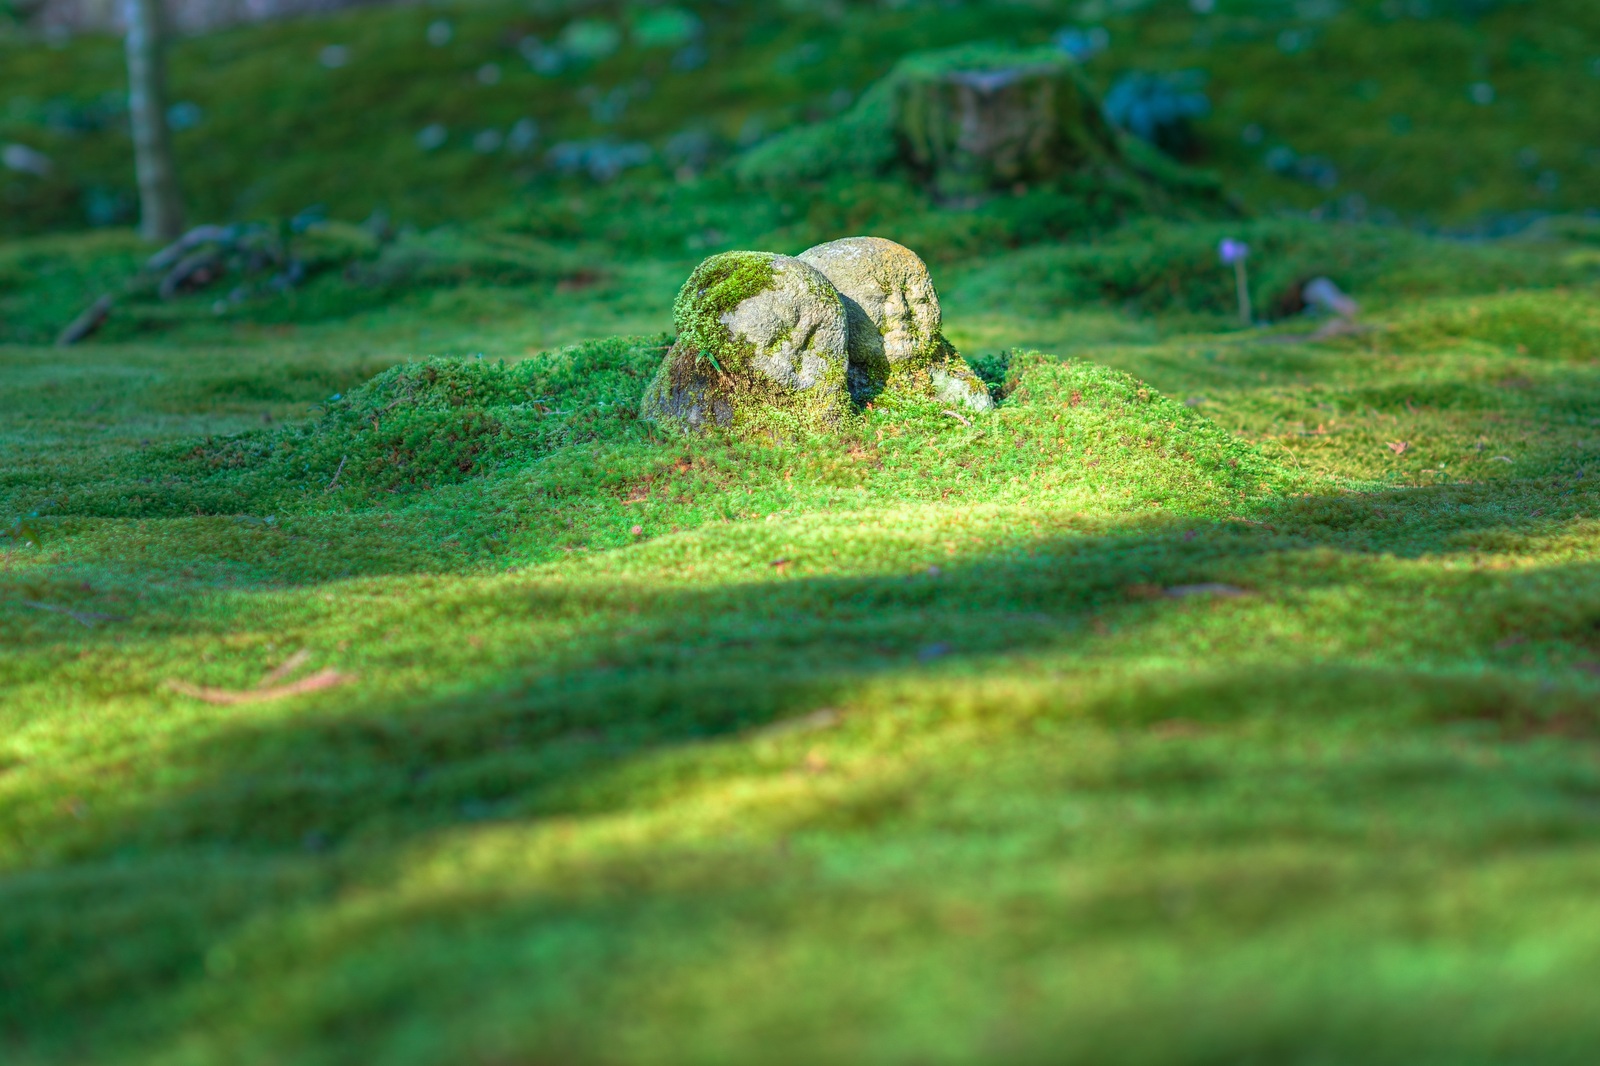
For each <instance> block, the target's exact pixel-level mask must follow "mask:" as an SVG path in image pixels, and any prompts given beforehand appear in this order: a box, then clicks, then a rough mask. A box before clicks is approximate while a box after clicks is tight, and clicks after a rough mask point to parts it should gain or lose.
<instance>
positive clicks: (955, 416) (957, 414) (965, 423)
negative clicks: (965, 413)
mask: <svg viewBox="0 0 1600 1066" xmlns="http://www.w3.org/2000/svg"><path fill="white" fill-rule="evenodd" d="M944 413H945V414H947V415H949V416H950V417H951V418H953V419H955V420H956V421H957V422H960V423H961V424H962V425H963V426H966V427H967V428H968V429H971V428H972V423H971V422H968V421H967V420H966V419H965V418H963V417H962V416H961V414H960V412H958V411H945V412H944Z"/></svg>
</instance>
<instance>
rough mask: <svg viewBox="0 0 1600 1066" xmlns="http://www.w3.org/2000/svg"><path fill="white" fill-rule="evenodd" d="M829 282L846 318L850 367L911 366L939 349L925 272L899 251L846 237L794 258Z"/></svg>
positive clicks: (934, 304)
mask: <svg viewBox="0 0 1600 1066" xmlns="http://www.w3.org/2000/svg"><path fill="white" fill-rule="evenodd" d="M799 258H800V260H801V261H802V262H806V263H810V264H811V265H813V266H815V267H816V268H817V269H818V270H820V271H822V273H824V274H826V275H827V277H828V280H829V281H831V282H833V284H834V287H835V288H837V289H838V290H839V294H840V295H841V296H843V297H844V301H845V307H846V310H847V311H849V312H850V313H851V323H850V327H851V328H850V358H851V361H852V363H860V364H866V365H871V364H875V363H879V362H887V363H889V364H891V365H893V364H896V363H915V362H917V361H920V360H927V359H931V358H933V357H934V355H935V353H936V352H937V351H938V348H939V329H940V326H941V324H942V318H941V315H940V312H939V295H938V293H937V292H935V291H934V288H933V279H932V277H930V276H929V274H928V268H927V266H926V265H925V264H924V263H923V262H922V260H921V259H920V258H918V256H917V254H916V253H915V252H913V251H912V250H911V249H909V248H907V247H905V246H904V245H900V244H896V243H895V242H893V241H888V240H884V239H883V238H881V237H849V238H846V239H844V240H840V241H832V242H830V243H828V244H820V245H818V246H817V247H815V248H812V249H811V250H810V251H807V252H804V253H802V254H801V255H800V257H799Z"/></svg>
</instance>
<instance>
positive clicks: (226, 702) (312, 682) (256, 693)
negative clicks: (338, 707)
mask: <svg viewBox="0 0 1600 1066" xmlns="http://www.w3.org/2000/svg"><path fill="white" fill-rule="evenodd" d="M355 679H356V678H355V675H354V674H341V673H340V672H339V671H337V670H331V669H330V670H319V671H318V672H317V673H314V674H312V675H311V676H310V677H303V678H301V679H300V680H299V681H294V682H291V683H289V684H287V685H277V686H274V687H263V688H251V689H228V688H207V687H205V686H203V685H191V684H189V683H188V682H187V681H177V680H174V679H170V678H169V679H168V680H167V687H168V688H170V689H171V690H172V691H174V692H177V693H179V694H181V695H184V696H192V697H193V698H195V699H197V700H203V701H204V702H206V703H214V704H217V705H218V706H234V705H236V704H241V703H266V702H268V701H271V700H281V699H285V698H287V697H289V696H299V695H302V694H304V693H307V692H320V691H322V690H323V689H328V688H333V687H335V686H336V685H343V684H347V683H348V682H351V681H354V680H355Z"/></svg>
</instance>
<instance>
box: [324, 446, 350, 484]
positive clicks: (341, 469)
mask: <svg viewBox="0 0 1600 1066" xmlns="http://www.w3.org/2000/svg"><path fill="white" fill-rule="evenodd" d="M348 458H350V457H349V456H348V455H341V456H339V469H337V470H335V471H334V472H333V480H332V481H330V482H328V487H327V488H325V489H323V490H322V491H323V492H332V491H333V490H334V488H335V487H336V486H337V485H338V484H339V475H340V474H342V473H344V461H345V460H346V459H348Z"/></svg>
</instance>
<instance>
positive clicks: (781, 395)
mask: <svg viewBox="0 0 1600 1066" xmlns="http://www.w3.org/2000/svg"><path fill="white" fill-rule="evenodd" d="M673 319H674V321H675V323H676V324H677V327H678V339H677V342H676V343H675V344H674V345H673V346H672V348H671V349H670V350H669V351H668V352H667V355H666V358H665V359H663V360H662V363H661V367H660V369H659V370H658V371H657V373H656V376H655V379H654V380H653V381H652V382H651V384H650V387H649V389H648V390H647V391H646V393H645V398H644V404H643V408H642V413H643V416H644V417H645V418H646V419H649V420H651V421H655V422H659V423H663V424H671V425H677V426H679V427H681V428H684V429H689V430H700V429H704V428H707V427H709V426H722V427H727V428H733V429H744V428H755V427H757V426H761V427H766V428H771V429H778V430H782V429H785V428H790V429H796V430H801V431H809V432H815V431H821V430H825V429H828V428H831V427H834V426H837V425H838V424H839V423H840V422H841V421H842V420H844V419H846V418H848V417H849V416H850V414H851V406H850V394H849V390H848V388H847V387H846V377H845V376H846V369H847V366H848V324H847V322H848V320H847V319H846V316H845V308H844V303H843V301H842V300H841V299H840V296H839V293H838V291H837V290H836V289H835V288H834V287H833V285H832V284H831V283H830V282H829V281H828V279H827V278H826V277H824V276H823V275H822V274H821V273H820V272H818V271H817V270H816V269H815V268H814V267H811V266H810V265H808V264H806V263H802V262H800V261H799V260H798V259H794V258H791V257H790V256H784V255H776V254H774V253H771V252H724V253H722V254H721V255H714V256H712V257H711V258H709V259H707V260H706V261H705V262H703V263H701V264H700V265H699V266H698V267H696V268H695V271H694V273H693V274H691V275H690V276H689V280H688V281H687V282H685V283H684V286H683V288H682V290H680V291H679V293H678V299H677V302H676V303H675V304H674V305H673Z"/></svg>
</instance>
